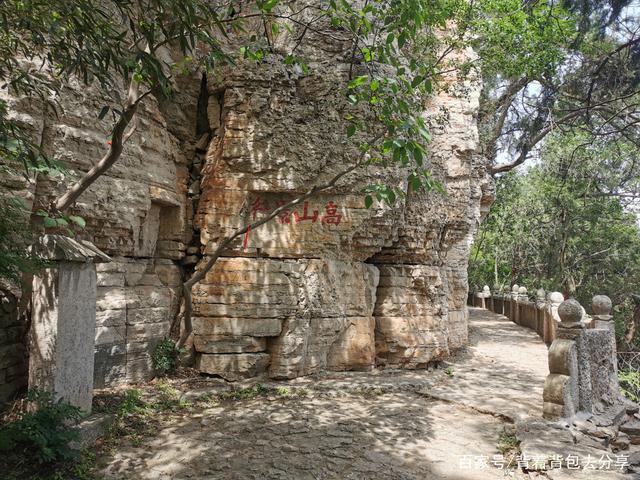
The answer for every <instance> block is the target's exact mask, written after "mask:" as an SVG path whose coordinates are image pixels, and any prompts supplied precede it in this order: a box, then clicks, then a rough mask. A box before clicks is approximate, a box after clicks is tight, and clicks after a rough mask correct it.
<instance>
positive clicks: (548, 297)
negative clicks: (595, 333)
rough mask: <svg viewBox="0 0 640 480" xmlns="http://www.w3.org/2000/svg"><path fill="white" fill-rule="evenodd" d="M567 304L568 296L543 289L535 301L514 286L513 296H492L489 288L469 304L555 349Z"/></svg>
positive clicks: (522, 288)
mask: <svg viewBox="0 0 640 480" xmlns="http://www.w3.org/2000/svg"><path fill="white" fill-rule="evenodd" d="M563 301H564V296H563V295H562V293H560V292H550V293H548V294H547V293H546V292H545V291H544V290H543V289H539V290H538V291H536V298H535V300H531V299H530V298H529V295H528V293H527V289H526V288H525V287H519V286H518V285H514V286H513V289H512V291H511V293H507V294H492V293H491V290H490V289H489V287H488V286H486V285H485V287H484V288H483V290H482V291H481V292H477V293H475V294H474V293H470V294H469V300H468V304H469V305H470V306H473V307H478V308H485V309H487V310H491V311H492V312H495V313H497V314H499V315H504V316H505V317H507V318H508V319H509V320H511V321H512V322H514V323H517V324H518V325H522V326H523V327H527V328H530V329H531V330H534V331H536V332H537V333H538V335H540V338H542V339H543V340H544V342H545V343H546V344H547V345H551V343H552V342H553V340H554V339H555V337H556V330H557V325H558V321H559V320H560V318H559V317H558V307H559V306H560V304H561V303H562V302H563ZM589 320H590V319H589V318H588V317H587V316H586V314H585V322H586V324H590V321H589Z"/></svg>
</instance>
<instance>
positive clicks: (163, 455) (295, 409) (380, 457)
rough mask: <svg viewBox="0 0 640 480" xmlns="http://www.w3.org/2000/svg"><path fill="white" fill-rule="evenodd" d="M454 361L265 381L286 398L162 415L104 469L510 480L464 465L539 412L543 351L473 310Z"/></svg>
mask: <svg viewBox="0 0 640 480" xmlns="http://www.w3.org/2000/svg"><path fill="white" fill-rule="evenodd" d="M447 365H448V367H449V368H446V369H445V368H438V369H435V370H432V371H378V372H371V373H357V372H350V373H329V374H324V375H319V376H314V377H306V378H300V379H296V380H293V381H290V382H278V383H266V384H265V386H267V387H272V388H277V387H286V388H287V390H286V391H285V390H282V388H281V394H280V395H277V394H270V395H267V396H266V397H258V398H254V399H250V400H241V401H233V402H231V401H230V402H222V403H219V404H215V405H203V404H202V403H196V404H195V406H194V407H193V408H192V409H191V410H189V411H179V412H176V413H172V414H168V415H166V417H164V418H163V420H162V425H161V428H160V429H159V431H158V432H157V435H155V436H153V437H151V438H147V439H145V440H144V441H143V444H142V445H140V446H133V445H127V444H125V445H120V446H119V447H118V448H117V449H116V451H115V453H113V454H112V456H109V457H106V458H102V459H100V460H101V467H100V469H101V472H100V473H101V474H102V475H104V477H106V478H110V479H116V478H118V479H179V478H180V479H182V478H198V479H200V478H202V479H292V480H293V479H295V480H298V479H300V480H303V479H310V480H311V479H313V480H319V479H398V480H400V479H407V480H409V479H421V480H422V479H450V480H476V479H478V480H480V479H482V480H484V479H498V478H505V473H507V472H506V471H505V470H500V469H497V468H495V467H486V468H469V467H468V463H469V462H476V461H482V456H486V457H488V458H491V457H492V456H493V455H496V454H498V451H497V449H496V445H497V443H498V436H499V434H500V432H501V431H502V430H503V429H504V427H505V425H506V424H508V423H509V422H513V421H516V420H519V419H523V418H525V417H527V416H530V415H533V416H539V415H540V414H541V405H542V386H543V382H544V378H545V376H546V373H547V348H546V347H545V345H544V344H543V343H542V342H541V341H540V340H539V339H538V337H537V335H536V334H535V333H533V332H531V331H529V330H526V329H524V328H522V327H519V326H517V325H514V324H512V323H511V322H509V321H508V320H506V319H505V318H504V317H498V316H497V315H495V314H493V313H490V312H487V311H484V310H477V309H471V321H470V345H469V347H468V348H467V349H465V350H464V351H462V352H460V353H459V354H458V355H457V356H456V358H454V359H452V360H451V361H450V362H449V363H448V364H447ZM218 383H219V382H218V381H215V380H206V379H203V380H199V384H198V385H196V386H194V385H193V382H191V383H189V385H188V388H187V385H186V384H185V385H182V386H180V385H176V388H178V389H181V390H183V391H185V392H186V393H185V398H187V399H195V398H197V397H200V396H201V395H202V394H204V393H209V392H212V391H216V388H217V389H218V390H219V387H216V385H217V384H218ZM187 390H189V391H188V392H187ZM283 392H284V393H285V395H283V394H282V393H283ZM302 393H305V395H302ZM511 475H514V474H513V472H512V473H511ZM515 475H516V477H515V478H520V477H519V475H520V474H519V473H515ZM511 478H514V477H513V476H511ZM524 478H527V477H524ZM594 478H595V477H594Z"/></svg>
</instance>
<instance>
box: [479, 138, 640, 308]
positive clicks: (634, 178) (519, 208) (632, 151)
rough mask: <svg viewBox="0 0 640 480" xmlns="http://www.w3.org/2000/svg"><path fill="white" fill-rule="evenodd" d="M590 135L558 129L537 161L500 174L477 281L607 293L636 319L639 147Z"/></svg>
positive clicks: (584, 296) (482, 237) (582, 296)
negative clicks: (633, 300) (633, 298)
mask: <svg viewBox="0 0 640 480" xmlns="http://www.w3.org/2000/svg"><path fill="white" fill-rule="evenodd" d="M585 135H586V134H575V135H566V134H564V135H563V134H560V133H558V134H554V135H553V136H551V137H550V138H549V139H548V141H547V143H546V144H545V146H544V148H543V149H542V151H541V155H540V158H539V160H538V162H537V163H536V164H535V165H533V166H531V167H530V168H529V169H528V170H527V171H526V172H520V173H518V172H511V173H509V174H506V175H504V176H502V177H500V178H499V179H498V180H497V198H496V201H495V203H494V205H493V207H492V209H491V212H490V213H489V215H488V217H487V219H486V220H485V222H484V223H483V225H482V226H481V229H480V233H479V235H478V238H477V240H476V243H475V245H474V248H473V252H472V255H471V260H470V264H469V267H470V271H469V273H470V282H472V284H474V285H475V287H476V288H478V287H481V286H482V285H484V284H488V285H491V286H492V287H493V288H497V289H500V288H508V287H509V286H510V285H512V284H514V283H517V284H519V285H526V286H527V287H529V288H530V289H535V288H540V287H542V288H545V289H547V290H561V291H562V292H563V293H565V294H566V295H568V296H571V297H576V298H578V299H579V300H580V301H581V302H583V304H584V305H589V303H590V299H591V297H592V296H593V295H596V294H606V295H609V296H610V297H611V298H612V299H613V301H614V304H615V305H618V306H619V309H623V310H625V311H626V316H627V317H628V318H627V320H629V319H630V318H631V310H632V309H631V308H630V307H631V303H630V302H631V295H632V294H638V293H640V227H639V223H638V220H639V219H638V216H637V215H636V214H635V213H634V212H633V209H634V206H637V205H638V204H637V203H636V201H637V198H638V196H639V195H638V194H639V193H640V151H638V150H637V149H636V148H635V146H634V145H632V144H629V143H622V142H614V143H610V142H607V141H606V140H605V141H602V142H597V143H595V142H585ZM627 310H628V311H627Z"/></svg>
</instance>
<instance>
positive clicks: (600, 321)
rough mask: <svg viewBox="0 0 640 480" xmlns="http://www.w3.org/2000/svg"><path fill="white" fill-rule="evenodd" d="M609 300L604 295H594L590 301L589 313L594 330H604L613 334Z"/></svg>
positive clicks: (613, 328) (613, 325)
mask: <svg viewBox="0 0 640 480" xmlns="http://www.w3.org/2000/svg"><path fill="white" fill-rule="evenodd" d="M611 308H612V303H611V299H610V298H609V297H607V296H606V295H596V296H595V297H593V299H592V300H591V311H592V312H593V321H594V322H595V325H594V327H595V328H604V329H608V330H611V331H612V332H615V324H614V322H613V316H612V315H611Z"/></svg>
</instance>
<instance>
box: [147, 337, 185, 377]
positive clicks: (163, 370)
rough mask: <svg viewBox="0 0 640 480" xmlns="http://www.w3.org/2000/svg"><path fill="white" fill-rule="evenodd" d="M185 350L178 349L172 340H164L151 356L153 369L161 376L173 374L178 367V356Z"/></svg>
mask: <svg viewBox="0 0 640 480" xmlns="http://www.w3.org/2000/svg"><path fill="white" fill-rule="evenodd" d="M183 352H184V349H177V348H176V343H175V342H174V341H173V340H171V339H170V338H165V339H163V340H162V341H161V342H160V343H159V344H158V346H157V347H156V349H155V350H154V352H153V355H152V356H151V359H152V361H153V368H154V370H155V371H156V374H158V375H159V376H163V375H166V374H167V373H171V372H173V371H174V370H175V369H176V367H177V366H178V355H180V354H181V353H183Z"/></svg>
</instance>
